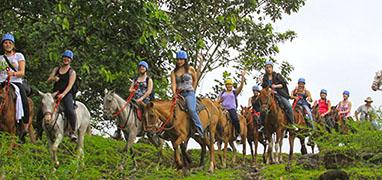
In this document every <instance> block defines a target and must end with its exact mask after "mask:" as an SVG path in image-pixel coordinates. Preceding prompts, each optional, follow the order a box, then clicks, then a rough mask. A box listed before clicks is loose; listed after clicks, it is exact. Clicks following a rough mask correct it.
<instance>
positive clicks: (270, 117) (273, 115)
mask: <svg viewBox="0 0 382 180" xmlns="http://www.w3.org/2000/svg"><path fill="white" fill-rule="evenodd" d="M258 99H259V101H260V104H261V113H265V114H264V115H265V123H264V125H265V138H266V140H267V141H268V150H267V156H266V162H267V163H280V162H281V161H282V154H281V149H282V142H283V136H284V133H285V130H286V124H287V119H286V115H285V112H284V111H283V110H282V109H281V107H280V106H278V105H277V103H276V99H275V93H274V92H273V90H272V89H271V88H264V89H262V90H261V92H260V95H259V97H258ZM273 134H276V139H275V141H274V140H273V137H272V136H273ZM293 139H294V134H293V133H292V134H291V133H290V136H289V147H290V151H289V158H288V160H289V161H288V165H290V162H291V159H292V156H293V141H292V140H293ZM273 146H275V151H276V152H275V155H274V157H273V155H272V151H273Z"/></svg>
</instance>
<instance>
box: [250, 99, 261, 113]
mask: <svg viewBox="0 0 382 180" xmlns="http://www.w3.org/2000/svg"><path fill="white" fill-rule="evenodd" d="M251 104H252V109H254V110H255V111H256V112H260V111H261V110H260V102H259V101H258V100H257V96H252V97H251Z"/></svg>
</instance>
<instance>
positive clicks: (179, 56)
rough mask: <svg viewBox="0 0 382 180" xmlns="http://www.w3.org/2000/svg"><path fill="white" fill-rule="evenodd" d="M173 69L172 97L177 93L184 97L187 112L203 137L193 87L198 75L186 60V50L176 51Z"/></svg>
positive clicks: (195, 84)
mask: <svg viewBox="0 0 382 180" xmlns="http://www.w3.org/2000/svg"><path fill="white" fill-rule="evenodd" d="M176 60H177V61H176V65H175V69H174V70H173V71H172V72H171V90H172V93H173V97H174V98H177V96H178V93H179V95H180V96H182V97H183V98H184V99H185V102H186V105H187V109H188V113H189V115H190V117H191V119H192V121H193V122H194V125H195V126H196V131H197V135H199V136H201V137H204V130H203V126H202V123H201V122H200V118H199V115H198V112H197V111H196V96H195V88H196V86H197V81H198V75H197V72H196V70H195V69H194V67H192V66H191V65H190V64H189V62H188V55H187V52H186V51H184V50H180V51H178V52H176Z"/></svg>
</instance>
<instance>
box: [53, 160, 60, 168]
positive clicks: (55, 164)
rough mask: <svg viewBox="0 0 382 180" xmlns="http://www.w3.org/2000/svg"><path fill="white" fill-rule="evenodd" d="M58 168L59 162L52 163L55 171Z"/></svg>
mask: <svg viewBox="0 0 382 180" xmlns="http://www.w3.org/2000/svg"><path fill="white" fill-rule="evenodd" d="M59 167H60V162H58V161H57V162H55V163H54V168H55V169H58V168H59Z"/></svg>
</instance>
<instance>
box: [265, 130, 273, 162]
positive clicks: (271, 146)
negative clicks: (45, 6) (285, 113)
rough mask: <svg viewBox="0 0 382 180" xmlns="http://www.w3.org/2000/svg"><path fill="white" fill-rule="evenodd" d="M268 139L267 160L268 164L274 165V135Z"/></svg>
mask: <svg viewBox="0 0 382 180" xmlns="http://www.w3.org/2000/svg"><path fill="white" fill-rule="evenodd" d="M267 139H268V142H269V143H268V152H267V154H268V155H267V158H266V164H273V157H272V152H273V137H272V134H270V135H269V136H267Z"/></svg>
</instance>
